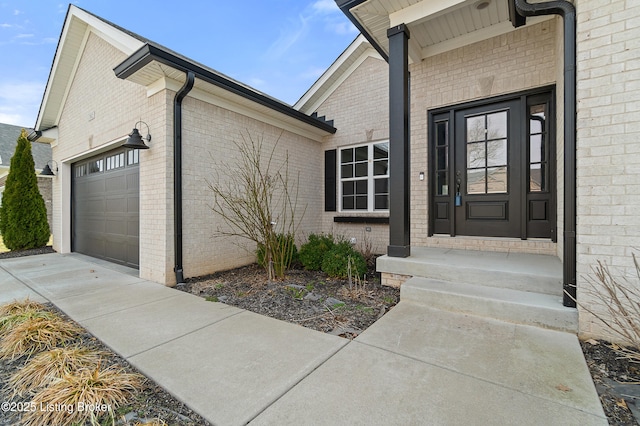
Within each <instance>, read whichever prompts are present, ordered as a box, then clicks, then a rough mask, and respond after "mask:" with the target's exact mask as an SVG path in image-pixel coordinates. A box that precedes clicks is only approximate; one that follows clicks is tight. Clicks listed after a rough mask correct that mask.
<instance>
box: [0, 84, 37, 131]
mask: <svg viewBox="0 0 640 426" xmlns="http://www.w3.org/2000/svg"><path fill="white" fill-rule="evenodd" d="M44 86H45V84H44V83H41V82H36V81H10V82H2V83H0V122H3V123H8V124H15V125H17V126H25V125H28V126H33V125H34V123H35V121H36V117H37V115H38V109H39V108H40V101H41V100H42V93H43V92H44Z"/></svg>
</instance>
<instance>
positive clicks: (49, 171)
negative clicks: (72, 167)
mask: <svg viewBox="0 0 640 426" xmlns="http://www.w3.org/2000/svg"><path fill="white" fill-rule="evenodd" d="M49 164H51V165H53V169H52V168H51V166H50V165H49ZM57 174H58V163H56V162H55V160H49V161H47V164H45V166H44V167H43V168H42V171H41V172H40V176H55V175H57Z"/></svg>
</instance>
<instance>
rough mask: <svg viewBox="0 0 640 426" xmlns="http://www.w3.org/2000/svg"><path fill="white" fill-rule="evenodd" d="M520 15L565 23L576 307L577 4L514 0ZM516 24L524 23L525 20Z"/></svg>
mask: <svg viewBox="0 0 640 426" xmlns="http://www.w3.org/2000/svg"><path fill="white" fill-rule="evenodd" d="M512 2H513V3H511V2H510V4H509V7H510V9H511V8H512V5H513V7H515V11H516V13H517V14H518V15H520V16H523V17H527V16H540V15H560V16H562V20H563V23H564V234H563V237H564V238H563V241H564V253H563V255H564V258H563V262H562V265H563V281H562V283H563V284H562V285H563V288H564V296H563V300H562V302H563V305H564V306H567V307H571V308H575V307H576V8H575V7H574V6H573V4H571V3H569V2H568V1H566V0H558V1H549V2H545V3H535V4H530V3H527V1H526V0H512ZM516 21H517V23H516V22H513V24H514V26H518V24H523V21H522V20H516Z"/></svg>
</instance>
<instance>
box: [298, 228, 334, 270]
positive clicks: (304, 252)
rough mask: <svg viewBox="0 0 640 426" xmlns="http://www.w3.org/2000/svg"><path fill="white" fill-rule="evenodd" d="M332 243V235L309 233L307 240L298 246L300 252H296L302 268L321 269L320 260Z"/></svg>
mask: <svg viewBox="0 0 640 426" xmlns="http://www.w3.org/2000/svg"><path fill="white" fill-rule="evenodd" d="M334 245H335V241H334V240H333V235H316V234H311V235H309V240H308V241H307V242H306V243H305V244H303V245H302V246H300V253H299V254H298V256H299V258H300V262H301V263H302V266H304V269H307V270H309V271H319V270H320V269H322V260H323V259H324V256H325V254H327V253H328V252H329V250H331V249H332V248H333V246H334Z"/></svg>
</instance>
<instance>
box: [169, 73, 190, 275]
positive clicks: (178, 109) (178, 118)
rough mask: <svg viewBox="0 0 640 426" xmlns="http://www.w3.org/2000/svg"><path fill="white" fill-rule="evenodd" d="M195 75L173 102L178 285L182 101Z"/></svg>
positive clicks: (175, 239)
mask: <svg viewBox="0 0 640 426" xmlns="http://www.w3.org/2000/svg"><path fill="white" fill-rule="evenodd" d="M194 81H195V74H194V73H193V71H187V79H186V81H185V82H184V85H183V86H182V88H180V90H179V91H178V92H177V93H176V97H175V99H174V101H173V226H174V244H175V245H174V250H175V267H174V268H173V271H174V272H175V273H176V283H177V284H182V283H184V270H183V268H182V101H183V100H184V98H185V97H186V96H187V94H188V93H189V92H190V91H191V89H192V88H193V83H194Z"/></svg>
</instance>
